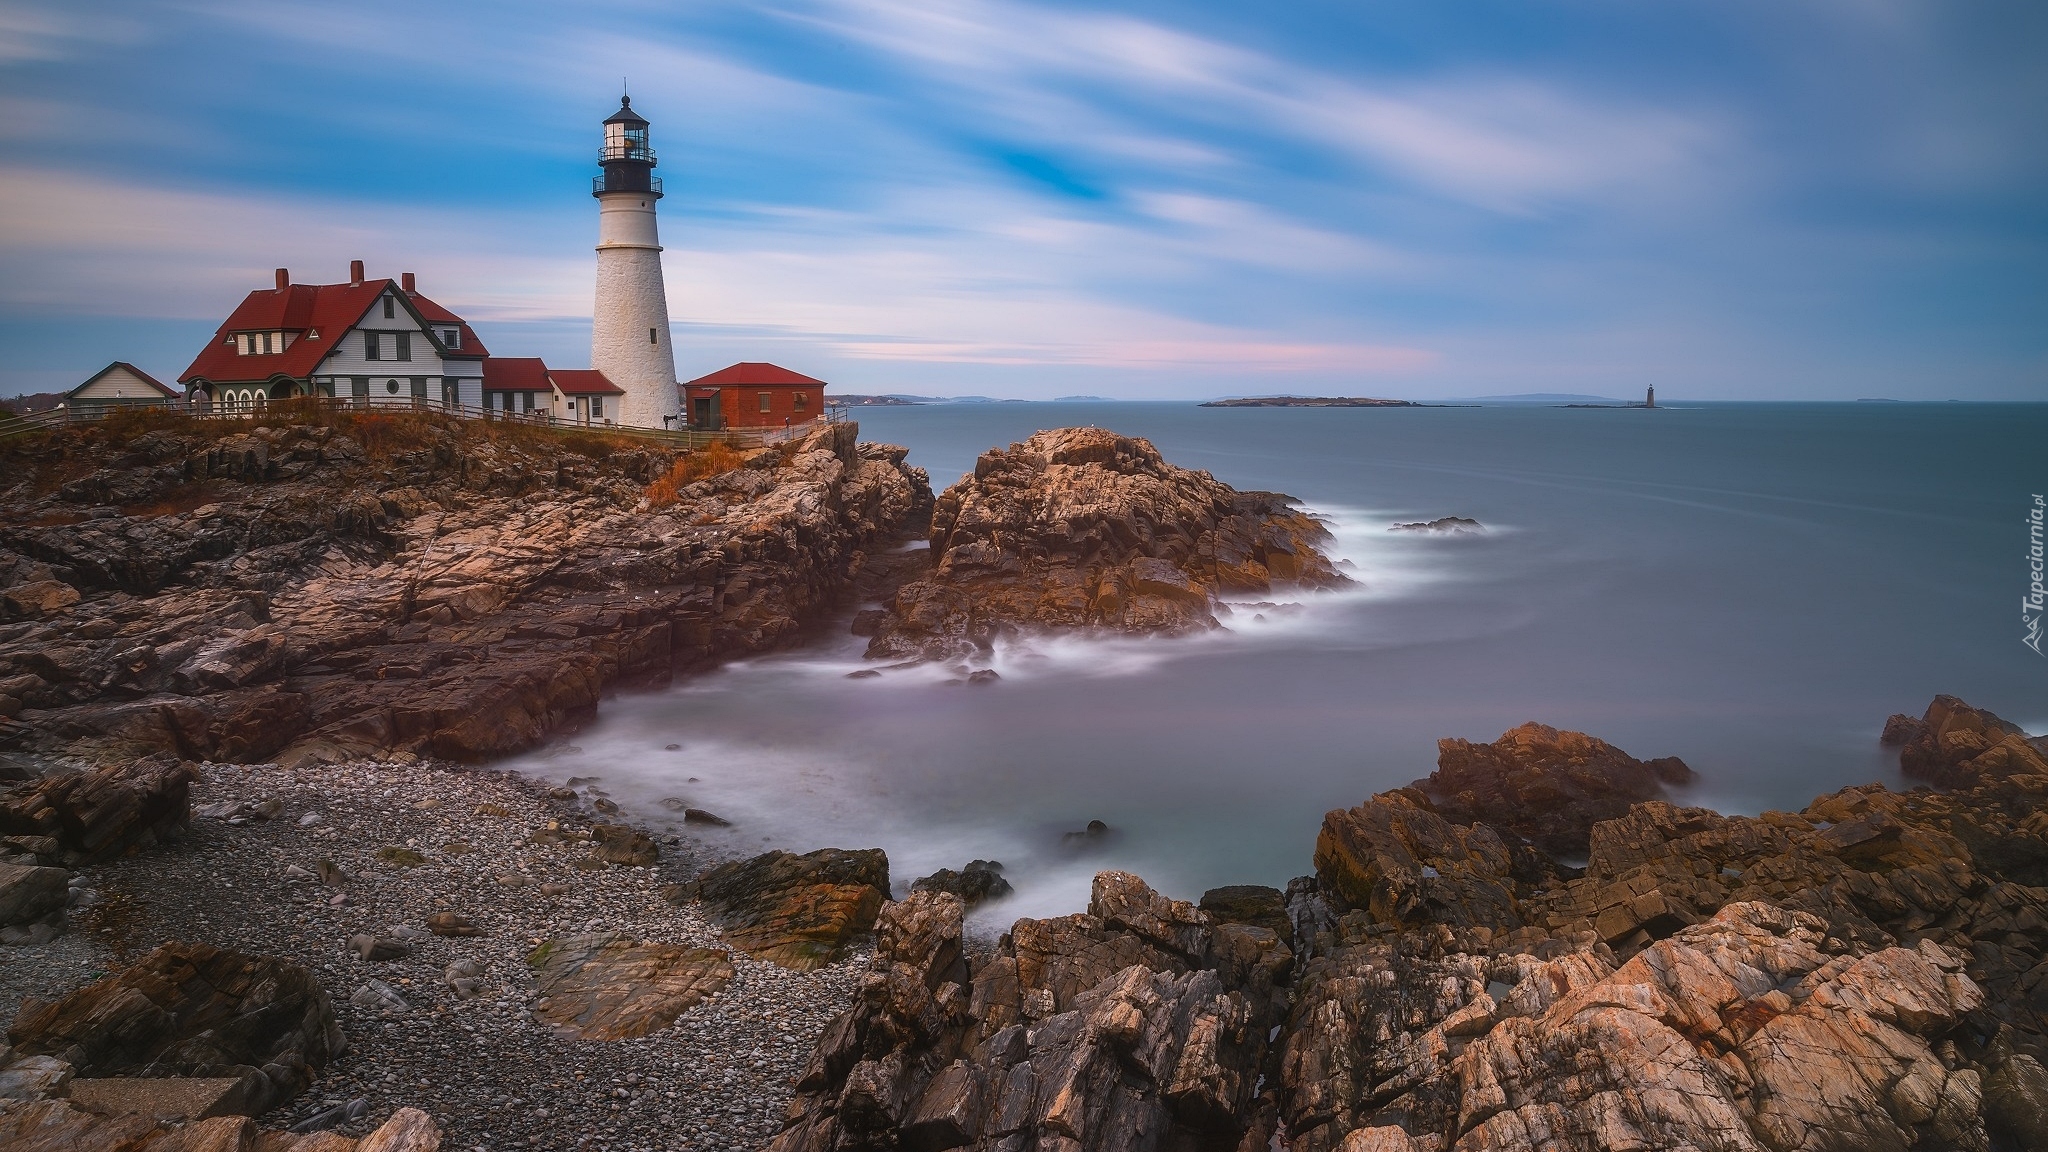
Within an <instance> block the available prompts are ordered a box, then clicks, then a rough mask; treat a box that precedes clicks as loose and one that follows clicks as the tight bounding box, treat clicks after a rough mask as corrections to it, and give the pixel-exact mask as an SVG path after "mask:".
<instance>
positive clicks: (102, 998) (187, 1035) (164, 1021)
mask: <svg viewBox="0 0 2048 1152" xmlns="http://www.w3.org/2000/svg"><path fill="white" fill-rule="evenodd" d="M7 1039H8V1043H10V1044H11V1045H13V1046H14V1048H15V1050H16V1051H17V1052H18V1053H21V1054H26V1055H51V1056H57V1057H59V1058H61V1059H63V1060H65V1061H68V1062H69V1063H70V1064H71V1065H72V1066H73V1067H74V1068H76V1069H77V1070H78V1074H79V1075H81V1076H87V1077H104V1076H132V1075H154V1076H161V1075H179V1076H207V1077H218V1076H234V1077H236V1078H238V1079H240V1080H242V1081H244V1082H245V1083H246V1084H247V1086H248V1087H247V1090H246V1091H247V1096H246V1099H247V1100H248V1102H249V1105H250V1107H251V1109H252V1110H254V1111H256V1112H259V1113H260V1112H263V1111H267V1110H268V1109H270V1108H272V1107H275V1106H277V1105H278V1104H281V1103H283V1102H285V1101H287V1100H290V1099H291V1098H293V1097H294V1096H297V1095H298V1094H299V1093H300V1092H302V1091H304V1090H305V1088H306V1086H307V1085H308V1084H309V1083H311V1082H312V1078H313V1075H314V1073H316V1072H317V1071H318V1070H319V1069H320V1068H321V1066H323V1065H324V1064H326V1063H327V1061H328V1060H329V1059H330V1058H331V1057H333V1056H334V1055H336V1054H338V1053H339V1052H340V1051H341V1050H342V1047H343V1040H342V1035H341V1028H340V1026H339V1025H338V1024H336V1023H335V1020H334V1012H333V1009H332V1007H331V1006H330V1005H329V1003H328V1000H327V994H326V993H325V992H323V991H322V990H321V988H320V985H319V982H318V981H316V980H315V979H314V978H313V974H312V973H311V972H309V971H307V970H306V969H305V968H303V967H301V966H300V965H298V964H294V963H292V962H290V961H288V960H279V959H276V958H274V957H268V956H250V955H246V954H243V953H240V952H230V951H227V950H225V949H220V948H213V947H210V946H208V945H205V944H183V943H176V942H173V943H168V944H164V945H163V946H161V947H159V948H157V949H156V950H155V951H154V952H151V953H150V954H149V955H148V956H145V957H144V958H143V959H142V960H141V961H140V962H139V963H137V964H136V965H135V966H134V967H131V968H129V969H128V970H126V971H124V972H121V973H118V974H116V975H113V976H108V977H106V978H105V979H102V980H100V981H98V982H97V983H94V984H91V985H88V986H87V987H85V988H82V989H80V990H78V991H76V992H73V993H71V994H70V995H69V996H65V997H63V998H62V999H60V1000H57V1001H56V1002H54V1003H48V1004H39V1003H29V1004H25V1005H23V1008H22V1011H21V1012H20V1014H18V1015H17V1016H16V1017H15V1019H14V1024H13V1026H12V1027H10V1028H9V1029H8V1032H7Z"/></svg>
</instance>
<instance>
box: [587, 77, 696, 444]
mask: <svg viewBox="0 0 2048 1152" xmlns="http://www.w3.org/2000/svg"><path fill="white" fill-rule="evenodd" d="M598 163H599V164H600V165H601V166H602V167H603V168H604V175H602V176H599V177H597V178H596V179H594V180H592V181H591V189H590V193H591V195H593V196H595V197H597V310H596V312H595V313H594V314H593V322H592V324H591V326H590V366H591V367H592V368H595V369H597V370H598V371H600V372H602V373H604V374H605V376H606V377H607V378H609V379H610V380H611V382H612V383H613V384H616V385H618V386H619V387H620V388H622V389H624V390H625V393H626V395H625V397H624V399H623V401H622V403H621V404H620V418H619V422H620V423H621V424H632V425H637V426H639V427H642V428H680V427H681V426H682V412H683V410H682V402H681V400H679V399H678V398H677V395H676V357H675V350H674V349H673V348H671V347H670V346H669V331H668V293H667V292H666V291H664V290H663V289H662V285H661V241H660V240H659V239H658V238H657V237H656V235H655V231H654V202H655V201H657V200H659V199H661V181H660V180H659V179H657V178H656V177H655V175H654V149H653V148H651V147H649V146H648V144H647V121H645V120H642V119H641V118H640V116H639V114H637V113H635V112H634V111H633V99H632V97H630V96H627V97H622V98H620V100H619V110H618V111H617V112H614V113H612V116H611V118H610V119H609V120H606V121H605V122H604V151H603V152H602V153H601V154H599V156H598Z"/></svg>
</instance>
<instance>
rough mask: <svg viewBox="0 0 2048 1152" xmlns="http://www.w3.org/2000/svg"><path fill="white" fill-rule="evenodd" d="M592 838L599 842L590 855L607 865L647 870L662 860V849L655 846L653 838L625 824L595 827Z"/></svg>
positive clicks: (598, 825) (592, 828)
mask: <svg viewBox="0 0 2048 1152" xmlns="http://www.w3.org/2000/svg"><path fill="white" fill-rule="evenodd" d="M590 838H591V839H592V840H595V841H597V846H596V847H595V848H592V849H591V850H590V855H591V856H592V857H593V858H595V859H598V860H602V861H604V862H605V863H607V864H617V865H619V866H621V867H625V868H646V867H649V866H650V865H652V864H653V863H654V862H655V861H657V860H659V859H660V858H661V849H660V848H658V847H656V846H655V843H654V839H653V837H651V836H649V835H647V833H645V832H642V831H640V830H639V829H637V828H629V827H627V826H626V825H624V824H597V825H593V826H592V827H591V829H590Z"/></svg>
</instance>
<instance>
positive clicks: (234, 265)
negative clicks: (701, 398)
mask: <svg viewBox="0 0 2048 1152" xmlns="http://www.w3.org/2000/svg"><path fill="white" fill-rule="evenodd" d="M2043 59H2048V6H2044V5H2042V4H2040V3H2038V0H2011V2H1983V0H1805V2H1797V3H1785V2H1784V0H1658V2H1656V3H1644V2H1642V0H1565V2H1557V3H1536V2H1532V0H1505V2H1492V0H1471V2H1464V3H1445V2H1444V0H1405V2H1399V3H1388V2H1381V0H1291V2H1290V3H1286V4H1259V5H1248V4H1242V3H1225V2H1221V0H1183V2H1180V3H1154V2H1145V0H1134V2H1123V3H1118V2H1115V0H1111V2H1108V3H1091V4H1052V3H1037V2H1029V0H789V2H786V3H754V4H748V3H725V2H721V0H682V2H671V3H665V4H664V3H632V2H627V3H612V2H584V3H577V4H562V3H559V2H558V0H547V2H529V0H509V2H505V3H494V4H450V3H431V2H421V0H405V2H387V0H354V2H352V3H349V4H347V5H337V4H334V3H331V2H328V3H309V2H300V0H185V2H179V3H152V2H148V0H126V2H122V3H101V2H99V0H62V2H46V0H0V269H4V275H0V395H5V394H14V393H21V392H31V391H39V390H46V389H48V390H55V389H62V388H68V387H70V386H71V385H73V384H76V383H78V382H79V381H81V380H83V379H85V378H86V376H88V375H90V374H91V373H92V372H93V371H95V370H97V369H98V368H100V367H102V366H104V365H105V364H106V363H107V362H109V361H111V360H117V359H118V360H127V361H131V362H133V363H135V364H137V365H139V366H141V367H142V368H144V369H145V370H147V371H149V372H151V373H153V374H155V375H157V376H158V377H159V378H161V379H164V380H167V381H170V380H174V379H175V378H176V377H177V376H178V375H179V374H181V373H182V372H183V371H184V370H185V367H186V366H187V364H189V363H190V361H191V359H192V357H193V356H194V355H196V354H197V352H198V350H199V348H200V347H201V346H202V345H203V344H204V342H205V341H206V339H207V338H208V336H209V334H210V333H211V332H212V331H213V330H214V328H215V327H216V326H217V325H218V324H219V323H220V321H221V320H222V319H223V318H224V317H225V316H226V315H227V313H228V312H229V311H230V310H231V309H232V307H233V306H234V304H235V303H236V302H237V301H238V300H239V299H240V298H241V297H242V295H243V294H244V293H246V292H248V291H249V290H251V289H256V288H265V287H268V286H269V285H270V282H271V269H273V268H275V267H278V266H285V267H288V268H290V269H291V270H292V272H293V278H294V279H295V280H297V281H299V282H302V283H318V282H335V281H340V280H344V279H346V277H347V266H348V261H349V260H351V259H356V258H360V259H363V260H365V261H366V262H367V263H368V266H369V270H370V274H371V275H373V276H378V275H396V274H397V273H398V272H400V271H412V272H415V273H417V274H418V276H419V284H420V288H421V290H422V291H423V292H424V293H426V294H427V295H429V296H431V297H433V298H434V299H435V300H437V301H439V302H440V303H442V304H444V305H446V306H448V307H451V308H453V309H455V310H456V311H457V312H459V313H461V314H463V315H464V316H465V317H466V318H468V319H469V320H470V321H471V322H472V323H473V325H474V326H475V327H476V329H477V330H478V332H479V334H480V335H481V336H482V337H483V339H484V340H485V341H486V343H488V344H489V345H490V347H491V349H492V350H493V351H494V352H496V353H499V354H505V355H540V356H545V357H546V358H547V359H548V361H549V362H550V363H551V364H555V365H557V366H562V367H576V366H582V365H584V364H587V363H588V360H589V325H590V310H591V306H592V294H593V293H592V286H593V280H594V255H593V253H592V251H591V246H592V245H593V244H594V243H595V237H596V216H597V214H596V203H595V201H594V200H592V199H591V197H590V195H589V178H590V177H591V176H593V175H595V174H596V166H595V157H596V151H597V147H598V142H599V138H600V128H599V124H600V122H601V121H602V120H603V119H604V118H605V117H606V116H607V115H609V114H610V113H611V112H612V111H613V110H615V109H616V108H617V106H618V95H619V93H620V90H621V84H622V82H623V83H625V84H626V85H628V86H630V89H631V92H632V95H633V105H634V108H635V109H636V110H637V111H639V112H640V113H641V114H642V115H644V116H646V117H647V118H648V120H650V121H651V122H652V129H651V132H652V137H653V143H654V146H655V148H656V149H657V151H658V153H659V156H660V161H661V162H660V167H659V168H658V169H657V172H656V174H657V175H659V176H661V177H662V178H663V179H664V181H665V183H666V192H667V195H666V197H665V198H664V199H663V201H662V202H661V207H660V211H661V229H662V240H663V243H664V245H665V246H666V251H665V252H664V254H663V260H664V267H665V270H666V282H667V288H668V295H669V304H670V311H671V315H672V319H673V322H674V329H675V343H676V349H677V360H678V363H677V368H678V371H679V373H680V374H681V375H682V376H683V377H684V378H685V379H687V378H690V377H693V376H696V375H700V374H702V373H705V372H709V371H712V370H714V369H716V368H718V367H721V366H723V365H725V364H728V363H731V362H733V361H736V360H772V361H774V362H777V363H780V364H783V365H786V366H788V367H791V368H795V369H798V370H800V371H803V372H807V373H810V374H812V375H814V376H819V377H821V378H823V379H826V380H828V381H830V382H831V383H832V384H833V385H834V386H835V390H837V391H843V392H908V393H920V394H935V395H957V394H980V395H994V396H1005V397H1018V398H1027V399H1031V398H1049V397H1054V396H1061V395H1072V394H1093V395H1103V396H1113V397H1119V398H1127V399H1153V398H1157V399H1168V398H1194V397H1214V396H1222V395H1233V394H1240V395H1241V394H1251V395H1262V394H1275V393H1304V394H1316V395H1373V396H1397V397H1405V398H1410V399H1422V400H1428V399H1442V398H1448V397H1456V396H1471V395H1495V394H1504V393H1522V392H1576V393H1591V394H1599V395H1614V396H1635V395H1639V394H1640V392H1641V390H1642V388H1643V387H1644V386H1646V385H1654V386H1656V387H1657V388H1658V390H1659V392H1660V394H1661V396H1660V398H1662V397H1689V398H1694V399H1706V400H1714V399H1720V400H1746V399H1815V400H1827V399H1853V398H1858V397H1868V396H1883V397H1891V398H1898V399H1952V398H1961V399H1980V400H2048V131H2044V125H2048V68H2044V67H2042V65H2041V61H2042V60H2043Z"/></svg>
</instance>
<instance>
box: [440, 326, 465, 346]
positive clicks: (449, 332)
mask: <svg viewBox="0 0 2048 1152" xmlns="http://www.w3.org/2000/svg"><path fill="white" fill-rule="evenodd" d="M441 343H443V344H445V345H447V346H448V347H450V348H460V347H462V329H460V328H445V329H442V331H441Z"/></svg>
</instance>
